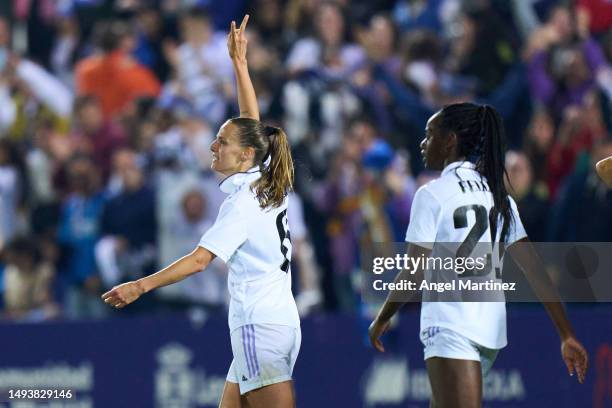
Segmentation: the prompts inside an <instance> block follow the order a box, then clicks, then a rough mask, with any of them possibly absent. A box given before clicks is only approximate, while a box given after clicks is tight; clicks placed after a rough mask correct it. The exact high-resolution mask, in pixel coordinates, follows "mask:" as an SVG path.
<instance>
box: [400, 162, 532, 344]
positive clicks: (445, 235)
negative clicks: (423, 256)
mask: <svg viewBox="0 0 612 408" xmlns="http://www.w3.org/2000/svg"><path fill="white" fill-rule="evenodd" d="M508 198H509V200H510V206H511V211H512V216H513V221H512V222H510V224H509V229H508V235H507V238H506V240H505V246H506V247H507V246H509V245H511V244H512V243H514V242H516V241H518V240H520V239H522V238H524V237H526V236H527V234H526V233H525V229H524V227H523V225H522V223H521V220H520V217H519V214H518V210H517V207H516V203H515V202H514V200H513V199H512V198H511V197H508ZM493 205H494V201H493V195H492V194H491V192H490V188H489V185H488V182H487V180H486V178H485V177H484V176H481V175H480V173H478V172H477V171H476V170H475V166H474V164H473V163H470V162H467V161H463V162H454V163H451V164H449V165H447V166H446V167H445V168H444V170H443V171H442V174H441V176H440V178H438V179H436V180H433V181H431V182H429V183H427V184H426V185H424V186H422V187H421V188H420V189H419V190H418V191H417V193H416V195H415V197H414V201H413V203H412V211H411V216H410V224H409V225H408V231H407V232H406V241H407V242H410V243H414V244H416V245H419V246H422V247H425V248H429V249H433V248H434V243H462V242H465V241H466V239H467V237H468V234H469V233H470V231H472V230H477V231H482V233H481V234H480V236H479V237H478V242H491V231H490V225H489V218H488V214H489V211H490V210H491V208H492V207H493ZM458 221H459V222H458ZM479 222H480V223H482V224H483V225H482V227H481V228H473V227H474V225H475V224H476V223H479ZM496 229H497V233H496V236H497V237H496V239H495V242H499V240H500V237H501V230H502V221H501V218H500V219H499V224H498V225H497V228H496ZM434 252H435V249H434V251H432V254H433V253H434ZM499 262H501V260H500V261H499ZM491 274H492V276H494V275H495V274H494V273H493V272H491ZM425 279H426V280H427V279H431V271H428V270H426V271H425ZM432 326H438V327H446V328H449V329H451V330H454V331H456V332H458V333H460V334H462V335H464V336H466V337H467V338H469V339H470V340H473V341H475V342H476V343H478V344H480V345H483V346H485V347H488V348H494V349H499V348H502V347H504V346H505V345H506V343H507V339H506V305H505V303H504V302H425V301H424V302H423V304H422V307H421V330H424V329H426V328H428V327H432Z"/></svg>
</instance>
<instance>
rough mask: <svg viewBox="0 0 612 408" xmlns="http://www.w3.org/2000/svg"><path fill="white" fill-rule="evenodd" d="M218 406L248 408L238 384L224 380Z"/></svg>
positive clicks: (220, 407) (223, 407) (221, 407)
mask: <svg viewBox="0 0 612 408" xmlns="http://www.w3.org/2000/svg"><path fill="white" fill-rule="evenodd" d="M219 408H250V405H249V403H248V402H247V400H246V398H245V397H244V396H241V395H240V388H239V387H238V384H236V383H233V382H229V381H226V382H225V386H224V387H223V395H222V396H221V402H219Z"/></svg>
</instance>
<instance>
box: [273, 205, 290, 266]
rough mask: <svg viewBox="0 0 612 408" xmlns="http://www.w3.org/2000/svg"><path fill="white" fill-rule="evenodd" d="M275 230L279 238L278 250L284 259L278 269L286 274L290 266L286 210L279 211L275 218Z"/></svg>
mask: <svg viewBox="0 0 612 408" xmlns="http://www.w3.org/2000/svg"><path fill="white" fill-rule="evenodd" d="M276 229H277V230H278V237H279V238H280V250H281V253H282V254H283V257H285V260H284V261H283V264H282V265H281V266H280V269H281V270H282V271H283V272H285V273H287V272H289V265H290V264H291V234H290V233H289V222H288V220H287V210H283V211H281V212H280V213H279V214H278V216H277V217H276Z"/></svg>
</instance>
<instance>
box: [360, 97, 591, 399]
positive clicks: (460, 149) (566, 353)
mask: <svg viewBox="0 0 612 408" xmlns="http://www.w3.org/2000/svg"><path fill="white" fill-rule="evenodd" d="M421 149H422V154H423V159H424V161H425V166H426V167H427V168H429V169H432V170H441V171H442V174H441V176H440V178H438V179H436V180H434V181H432V182H430V183H428V184H426V185H424V186H423V187H421V188H420V189H419V190H418V191H417V193H416V195H415V197H414V201H413V205H412V211H411V214H410V223H409V225H408V231H407V233H406V241H407V242H408V249H407V251H408V256H410V257H413V258H419V257H427V256H430V254H432V250H434V251H435V249H434V248H436V243H466V242H468V241H469V245H470V246H472V245H476V244H477V243H479V242H482V243H487V242H489V243H491V244H493V245H492V246H493V247H499V245H501V246H502V248H505V249H506V251H507V252H509V253H510V255H511V256H512V257H513V259H514V260H515V261H517V263H518V264H519V267H521V269H522V270H523V271H524V272H525V275H526V277H527V278H528V280H529V282H530V283H531V284H532V286H533V287H534V290H535V291H536V293H537V294H538V295H539V296H540V299H547V300H548V299H552V298H555V297H554V296H553V295H554V294H553V295H551V294H550V292H551V288H552V287H551V285H547V284H546V282H544V283H542V282H541V281H542V280H544V279H545V277H542V273H541V272H542V269H540V264H539V262H538V261H537V259H538V257H537V254H536V253H535V251H534V249H533V248H532V245H531V244H530V243H529V240H528V238H527V234H526V233H525V229H524V228H523V225H522V223H521V220H520V217H519V214H518V211H517V207H516V203H515V202H514V200H513V199H512V198H511V197H510V196H509V195H508V193H507V191H506V188H505V185H504V175H505V168H504V164H503V163H504V149H503V124H502V119H501V117H500V116H499V114H498V113H497V111H495V109H494V108H492V107H490V106H486V105H485V106H479V105H475V104H471V103H460V104H453V105H449V106H446V107H445V108H443V109H442V110H440V111H439V112H437V113H436V114H434V115H433V116H432V117H431V118H430V119H429V121H428V122H427V128H426V135H425V138H424V139H423V141H422V142H421ZM474 232H476V234H474ZM517 242H522V243H521V244H516V243H517ZM468 255H469V254H468ZM498 261H500V260H498ZM493 270H494V268H491V270H490V272H489V273H490V274H491V275H495V274H496V273H495V272H493ZM411 272H412V273H414V271H411ZM433 273H434V272H433V271H430V270H425V271H423V270H419V271H416V275H417V276H420V277H421V278H422V277H423V276H424V278H425V279H426V280H427V279H432V278H434V279H435V277H433ZM403 276H408V275H406V272H405V271H404V272H401V273H400V274H399V275H398V278H397V279H401V278H402V277H403ZM493 278H496V279H498V280H501V276H493ZM555 293H556V292H555ZM395 296H397V293H390V294H389V296H388V297H387V300H386V301H385V304H384V305H383V307H382V308H381V310H380V311H379V313H378V316H377V317H376V319H375V320H374V322H372V324H371V325H370V329H369V336H370V341H371V342H372V345H373V346H374V347H375V348H376V349H377V350H378V351H384V348H383V344H382V342H381V340H380V337H381V335H382V334H383V333H384V332H385V331H386V330H387V328H388V327H389V321H390V319H391V317H392V316H393V315H394V314H395V313H396V312H397V311H398V310H399V309H400V308H401V306H402V305H403V304H404V301H405V299H403V300H400V301H398V299H397V298H396V297H395ZM544 306H545V307H546V310H547V311H548V313H549V315H550V317H551V319H552V320H553V322H554V324H555V326H556V328H557V331H558V332H559V336H560V338H561V355H562V358H563V360H564V361H565V364H566V366H567V369H568V371H569V373H570V375H573V373H574V371H575V372H576V373H577V374H578V381H580V382H581V383H582V382H583V381H584V376H585V373H586V369H587V365H588V357H587V353H586V351H585V349H584V347H583V346H582V345H581V344H580V342H578V340H576V337H575V335H574V333H573V330H572V328H571V325H570V323H569V321H568V319H567V317H566V314H565V311H564V309H563V307H562V305H561V304H560V303H559V302H545V303H544ZM420 338H421V341H422V342H423V344H424V346H425V349H424V351H425V360H426V365H427V371H428V374H429V381H430V383H431V389H432V399H431V405H430V406H431V407H435V408H449V407H452V408H476V407H480V406H481V401H482V380H483V376H485V375H486V373H487V371H488V370H489V369H490V368H491V366H492V364H493V361H494V360H495V357H496V356H497V353H498V351H499V350H500V349H501V348H502V347H504V346H505V345H506V343H507V340H506V307H505V302H461V301H458V302H443V301H439V302H427V301H423V303H422V307H421V328H420Z"/></svg>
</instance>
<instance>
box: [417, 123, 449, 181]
mask: <svg viewBox="0 0 612 408" xmlns="http://www.w3.org/2000/svg"><path fill="white" fill-rule="evenodd" d="M439 122H440V112H438V113H436V114H434V115H433V116H432V117H431V118H429V120H428V121H427V126H426V127H425V138H424V139H423V141H421V145H420V146H421V155H422V156H423V163H424V164H425V167H426V168H428V169H430V170H442V169H444V165H445V163H446V161H447V159H448V158H449V151H450V150H449V140H448V139H449V138H448V137H446V135H445V134H444V132H443V131H442V129H441V128H440V126H439Z"/></svg>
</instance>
